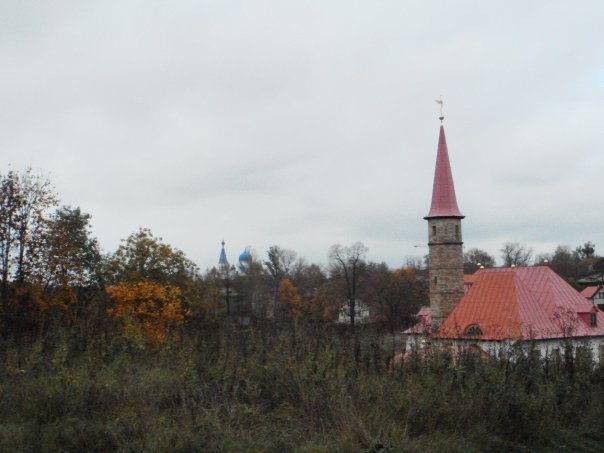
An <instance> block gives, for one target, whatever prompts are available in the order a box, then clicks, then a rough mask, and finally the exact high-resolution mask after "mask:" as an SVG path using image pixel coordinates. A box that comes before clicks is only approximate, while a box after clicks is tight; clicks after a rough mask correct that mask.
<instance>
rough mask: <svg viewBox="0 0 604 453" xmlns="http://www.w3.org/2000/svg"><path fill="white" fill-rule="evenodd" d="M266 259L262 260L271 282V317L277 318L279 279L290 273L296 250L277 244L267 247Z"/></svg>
mask: <svg viewBox="0 0 604 453" xmlns="http://www.w3.org/2000/svg"><path fill="white" fill-rule="evenodd" d="M267 255H268V261H265V262H264V265H265V266H266V268H267V270H268V273H269V275H270V277H271V280H272V282H273V319H275V320H276V319H277V307H278V305H279V284H280V283H281V280H283V279H284V278H285V277H287V276H289V275H290V272H291V271H292V267H293V265H294V263H295V261H296V252H294V251H293V250H288V249H283V248H281V247H279V246H278V245H273V246H271V247H269V249H268V252H267Z"/></svg>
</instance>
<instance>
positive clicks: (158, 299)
mask: <svg viewBox="0 0 604 453" xmlns="http://www.w3.org/2000/svg"><path fill="white" fill-rule="evenodd" d="M107 293H108V294H109V296H110V297H111V298H112V299H113V301H114V302H115V305H114V306H113V308H110V309H109V310H108V314H109V315H110V316H111V317H113V318H114V319H116V320H117V321H119V323H120V324H121V327H122V331H123V332H124V333H125V334H126V335H128V336H129V337H131V338H134V339H137V340H140V339H142V338H143V337H144V339H145V340H146V341H147V342H148V343H149V345H150V346H151V347H153V348H157V347H158V346H160V345H161V344H162V343H164V341H165V340H166V338H168V336H169V335H170V333H172V332H174V330H175V328H176V327H178V326H179V325H181V324H182V323H183V321H184V320H185V318H186V316H187V315H188V312H187V311H186V310H185V309H184V308H183V306H182V303H181V295H182V292H181V290H180V289H179V288H177V287H175V286H172V285H168V284H162V283H156V282H151V281H139V282H121V283H118V284H116V285H111V286H108V287H107Z"/></svg>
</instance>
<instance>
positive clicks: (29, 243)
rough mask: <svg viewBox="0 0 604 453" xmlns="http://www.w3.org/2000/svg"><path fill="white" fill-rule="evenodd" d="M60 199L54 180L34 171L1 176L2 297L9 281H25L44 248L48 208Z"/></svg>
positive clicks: (0, 255)
mask: <svg viewBox="0 0 604 453" xmlns="http://www.w3.org/2000/svg"><path fill="white" fill-rule="evenodd" d="M56 203H57V199H56V196H55V194H54V190H53V188H52V185H51V183H50V181H49V180H48V179H46V178H44V177H42V176H38V175H35V174H34V173H33V172H32V170H31V169H27V170H25V171H24V172H22V173H18V172H15V171H9V172H8V173H7V174H6V175H0V267H1V274H2V282H1V284H2V298H3V300H4V301H5V299H6V294H7V288H8V282H9V280H11V279H14V280H15V281H18V282H22V281H23V280H24V279H25V278H26V277H27V275H28V272H29V270H31V267H32V265H33V264H34V262H35V260H36V257H37V255H38V254H39V248H40V246H41V233H42V230H43V228H44V224H45V221H46V214H47V212H48V209H49V208H51V207H52V206H54V205H56Z"/></svg>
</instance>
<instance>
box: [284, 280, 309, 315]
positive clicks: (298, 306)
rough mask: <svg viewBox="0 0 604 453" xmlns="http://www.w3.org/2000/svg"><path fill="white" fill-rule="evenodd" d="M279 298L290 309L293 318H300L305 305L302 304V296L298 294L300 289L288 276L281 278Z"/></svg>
mask: <svg viewBox="0 0 604 453" xmlns="http://www.w3.org/2000/svg"><path fill="white" fill-rule="evenodd" d="M279 300H280V301H281V303H282V304H283V305H285V306H286V307H287V308H288V309H289V311H290V313H291V316H292V318H294V319H298V318H300V315H301V314H302V312H303V311H304V309H305V307H303V306H302V298H301V297H300V294H298V289H297V288H296V287H295V286H294V284H293V283H292V282H291V281H290V280H289V279H287V278H284V279H283V280H281V283H280V284H279Z"/></svg>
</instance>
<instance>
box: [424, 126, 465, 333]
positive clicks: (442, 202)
mask: <svg viewBox="0 0 604 453" xmlns="http://www.w3.org/2000/svg"><path fill="white" fill-rule="evenodd" d="M441 121H442V118H441ZM463 218H464V216H463V215H462V214H461V212H459V208H458V207H457V200H456V198H455V187H454V185H453V176H452V174H451V165H450V163H449V152H448V151H447V141H446V139H445V129H444V127H443V126H442V124H441V126H440V136H439V138H438V152H437V155H436V169H435V171H434V186H433V188H432V204H431V206H430V212H429V213H428V215H427V216H426V217H424V219H426V220H427V221H428V238H429V241H428V248H429V250H430V252H429V275H430V308H431V309H432V328H433V329H436V328H438V326H440V324H441V323H442V322H443V321H444V320H445V319H446V318H447V316H449V314H450V313H451V311H452V310H453V308H455V305H457V303H458V302H459V300H460V299H461V298H462V296H463V294H464V291H463V242H462V239H461V219H463Z"/></svg>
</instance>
